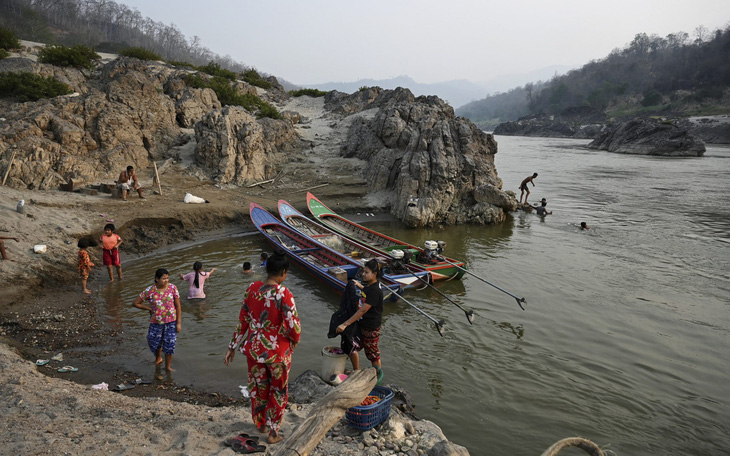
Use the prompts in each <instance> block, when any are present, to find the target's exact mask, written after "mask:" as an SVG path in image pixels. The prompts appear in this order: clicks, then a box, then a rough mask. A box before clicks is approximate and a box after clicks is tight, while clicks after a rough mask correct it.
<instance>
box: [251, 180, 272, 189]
mask: <svg viewBox="0 0 730 456" xmlns="http://www.w3.org/2000/svg"><path fill="white" fill-rule="evenodd" d="M269 182H274V179H267V180H265V181H261V182H256V183H254V184H250V185H247V186H246V188H251V187H255V186H257V185H261V184H268V183H269Z"/></svg>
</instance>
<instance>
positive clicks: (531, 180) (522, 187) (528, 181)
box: [520, 173, 537, 204]
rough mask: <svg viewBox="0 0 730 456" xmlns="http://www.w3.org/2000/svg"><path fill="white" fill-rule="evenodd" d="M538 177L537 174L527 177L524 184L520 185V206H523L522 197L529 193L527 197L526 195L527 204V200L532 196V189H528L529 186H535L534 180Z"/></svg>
mask: <svg viewBox="0 0 730 456" xmlns="http://www.w3.org/2000/svg"><path fill="white" fill-rule="evenodd" d="M536 177H537V173H535V174H533V175H532V176H527V177H526V178H525V179H524V180H523V181H522V183H521V184H520V204H522V195H524V194H525V192H527V195H525V204H527V198H528V197H529V196H530V189H528V188H527V184H532V186H533V187H534V186H535V182H534V179H535V178H536Z"/></svg>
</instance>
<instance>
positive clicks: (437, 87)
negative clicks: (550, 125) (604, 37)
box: [301, 65, 574, 108]
mask: <svg viewBox="0 0 730 456" xmlns="http://www.w3.org/2000/svg"><path fill="white" fill-rule="evenodd" d="M572 68H574V67H572V66H568V65H552V66H549V67H545V68H540V69H538V70H534V71H530V72H528V73H523V74H512V75H505V76H499V77H497V78H493V79H489V80H485V81H482V82H471V81H468V80H466V79H455V80H451V81H444V82H435V83H421V82H416V81H414V80H413V78H411V77H409V76H407V75H402V76H397V77H395V78H390V79H359V80H357V81H352V82H325V83H322V84H301V87H306V88H311V89H319V90H323V91H329V90H338V91H340V92H345V93H353V92H356V91H357V90H359V89H360V88H361V87H374V86H377V87H382V88H383V89H395V88H396V87H405V88H407V89H410V91H411V92H413V94H414V95H416V96H419V95H436V96H438V97H439V98H441V99H443V100H445V101H446V102H448V103H449V104H450V105H451V106H452V107H454V108H458V107H460V106H463V105H465V104H467V103H469V102H471V101H474V100H479V99H483V98H484V97H485V96H487V95H489V94H492V93H496V92H503V91H506V90H509V89H512V88H514V87H517V86H520V85H523V84H526V83H528V82H537V81H541V80H549V79H550V78H552V77H553V76H555V75H556V74H562V73H565V72H567V71H569V70H570V69H572Z"/></svg>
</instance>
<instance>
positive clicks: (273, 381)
mask: <svg viewBox="0 0 730 456" xmlns="http://www.w3.org/2000/svg"><path fill="white" fill-rule="evenodd" d="M288 270H289V260H288V259H287V257H286V255H285V254H284V252H282V251H280V250H276V251H274V253H273V254H272V255H271V256H270V257H269V258H268V259H267V261H266V273H267V277H266V280H265V281H263V282H262V281H260V280H257V281H256V282H254V283H252V284H251V285H249V287H248V289H247V290H246V293H245V294H244V298H243V305H242V306H241V311H240V313H239V317H238V318H239V323H238V327H237V328H236V331H235V332H234V333H233V338H232V339H231V342H230V343H229V344H228V351H227V352H226V356H225V357H224V358H223V363H224V364H225V365H226V366H229V365H230V363H231V362H233V357H234V355H235V353H236V350H239V351H240V352H241V353H243V354H245V355H246V361H247V362H248V389H249V391H250V392H251V417H252V419H253V422H254V424H255V425H256V428H257V429H258V430H259V432H261V433H268V434H269V436H268V439H267V441H268V442H269V443H276V442H279V441H281V440H282V439H283V437H282V435H281V432H280V428H281V421H282V418H283V417H284V410H285V409H286V405H287V403H288V402H289V370H290V368H291V357H292V353H293V352H294V347H296V345H297V344H298V343H299V338H300V336H301V332H302V329H301V323H300V321H299V315H298V314H297V307H296V305H295V303H294V295H293V294H292V292H291V291H289V290H288V289H287V288H286V287H284V286H282V285H281V284H282V282H284V280H286V277H287V272H288Z"/></svg>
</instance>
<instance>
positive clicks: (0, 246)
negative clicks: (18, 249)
mask: <svg viewBox="0 0 730 456" xmlns="http://www.w3.org/2000/svg"><path fill="white" fill-rule="evenodd" d="M3 239H12V240H14V241H15V242H20V241H19V240H18V238H16V237H11V236H0V256H2V257H3V260H7V259H8V255H7V254H6V253H5V243H4V242H3ZM8 261H13V260H8Z"/></svg>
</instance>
